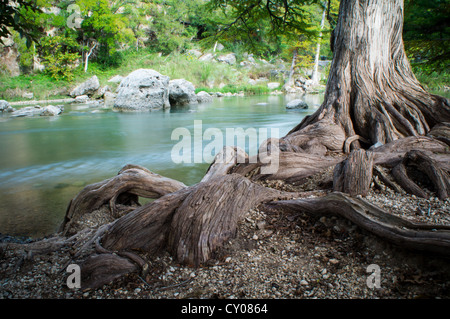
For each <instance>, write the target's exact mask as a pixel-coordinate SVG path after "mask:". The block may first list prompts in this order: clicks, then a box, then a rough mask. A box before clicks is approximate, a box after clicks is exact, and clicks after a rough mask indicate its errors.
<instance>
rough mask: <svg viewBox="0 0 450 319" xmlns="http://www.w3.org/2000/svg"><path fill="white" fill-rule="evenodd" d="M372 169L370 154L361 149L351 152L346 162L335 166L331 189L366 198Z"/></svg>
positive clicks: (371, 156) (371, 154) (371, 155)
mask: <svg viewBox="0 0 450 319" xmlns="http://www.w3.org/2000/svg"><path fill="white" fill-rule="evenodd" d="M372 167H373V153H372V152H370V151H367V152H366V151H365V150H363V149H358V150H354V151H352V152H351V153H350V155H349V156H348V158H347V160H345V161H344V162H342V163H340V164H338V165H336V167H335V170H334V180H333V189H334V190H335V191H338V192H344V193H348V194H350V195H351V196H356V195H362V196H366V195H367V193H368V192H369V189H370V183H371V182H372V172H373V169H372Z"/></svg>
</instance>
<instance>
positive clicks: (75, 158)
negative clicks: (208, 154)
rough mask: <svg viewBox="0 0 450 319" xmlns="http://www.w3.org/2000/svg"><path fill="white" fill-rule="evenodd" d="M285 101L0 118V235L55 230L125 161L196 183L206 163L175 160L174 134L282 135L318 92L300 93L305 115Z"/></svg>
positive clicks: (82, 108)
mask: <svg viewBox="0 0 450 319" xmlns="http://www.w3.org/2000/svg"><path fill="white" fill-rule="evenodd" d="M290 99H291V98H287V97H285V96H283V95H264V96H251V97H222V98H216V99H214V100H213V102H212V103H207V104H199V105H192V106H189V107H183V108H179V109H171V110H166V111H156V112H151V113H120V112H114V111H112V110H110V109H103V108H101V107H100V108H99V107H92V106H89V105H80V104H67V105H65V106H64V108H65V109H64V113H62V114H61V115H59V116H56V117H39V116H38V117H21V118H10V117H8V116H7V115H3V116H1V117H0V154H1V156H0V233H3V234H9V235H14V236H29V237H32V238H39V237H43V236H47V235H50V234H52V233H54V232H55V231H57V229H58V227H59V225H60V223H61V222H62V219H63V217H64V214H65V211H66V208H67V205H68V203H69V202H70V200H71V199H72V198H73V197H75V196H76V195H77V194H78V192H79V191H80V190H82V189H83V187H84V186H86V185H88V184H91V183H95V182H99V181H102V180H104V179H106V178H110V177H112V176H114V175H116V174H117V172H118V171H119V170H120V169H121V168H122V167H123V166H124V165H126V164H137V165H141V166H144V167H146V168H148V169H150V170H151V171H153V172H155V173H158V174H161V175H164V176H167V177H170V178H174V179H177V180H179V181H182V182H183V183H185V184H187V185H192V184H195V183H197V182H199V181H200V180H201V178H202V177H203V175H204V174H205V172H206V169H207V168H208V165H209V164H208V163H205V162H204V161H203V162H202V163H175V162H174V160H173V157H172V156H171V152H172V149H173V148H174V146H175V145H176V144H177V143H178V142H179V141H180V140H181V137H180V139H179V140H177V139H175V140H172V138H171V137H172V133H173V132H174V130H175V129H177V128H185V130H184V131H189V132H192V134H194V123H201V124H202V132H205V130H207V129H208V128H216V129H218V130H219V131H220V132H223V135H224V136H225V132H226V129H227V128H242V129H244V130H245V129H248V128H255V129H256V130H258V132H259V129H267V131H268V133H269V136H270V135H271V132H272V131H273V132H275V130H274V129H278V134H279V136H280V137H281V136H284V135H285V134H286V133H288V131H289V130H290V129H292V128H293V127H294V126H295V125H297V124H298V123H299V122H300V121H301V120H302V119H303V118H304V117H305V116H306V115H308V114H311V113H312V112H314V111H315V110H316V109H317V107H318V106H319V105H320V103H321V102H322V99H323V95H307V96H304V97H303V99H304V100H305V101H306V102H307V103H308V104H309V106H310V108H309V109H308V110H287V109H286V108H285V105H286V103H287V102H289V100H290ZM194 121H197V122H194ZM198 121H201V122H198ZM272 136H274V135H272ZM207 143H208V142H207V141H204V142H203V146H205V144H207ZM247 151H249V149H247ZM193 156H194V154H193Z"/></svg>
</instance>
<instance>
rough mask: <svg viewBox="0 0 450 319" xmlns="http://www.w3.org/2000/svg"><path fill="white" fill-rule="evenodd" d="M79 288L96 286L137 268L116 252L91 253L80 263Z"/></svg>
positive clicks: (137, 268)
mask: <svg viewBox="0 0 450 319" xmlns="http://www.w3.org/2000/svg"><path fill="white" fill-rule="evenodd" d="M80 267H81V280H80V283H81V288H82V289H89V288H98V287H101V286H103V285H104V284H106V283H109V282H111V281H113V280H114V279H117V278H120V277H122V276H124V275H126V274H128V273H131V272H134V271H137V270H139V267H138V265H136V264H135V263H133V262H132V261H130V259H129V258H124V257H120V256H117V255H116V254H100V255H97V254H95V255H91V256H90V257H89V258H87V259H86V260H85V261H84V262H83V263H82V264H81V265H80Z"/></svg>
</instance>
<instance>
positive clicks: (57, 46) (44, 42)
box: [39, 35, 80, 81]
mask: <svg viewBox="0 0 450 319" xmlns="http://www.w3.org/2000/svg"><path fill="white" fill-rule="evenodd" d="M39 50H40V54H41V57H42V59H43V61H44V65H45V72H46V73H47V74H49V75H50V76H51V77H52V78H54V79H55V80H69V81H70V80H72V79H73V72H72V71H73V70H74V69H75V67H76V64H75V63H76V62H77V60H78V59H79V58H80V56H79V54H78V52H77V51H78V43H77V42H76V41H75V40H74V39H72V38H67V37H64V36H60V35H56V36H48V37H43V38H42V39H41V43H40V49H39Z"/></svg>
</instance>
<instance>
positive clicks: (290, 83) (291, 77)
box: [284, 48, 298, 87]
mask: <svg viewBox="0 0 450 319" xmlns="http://www.w3.org/2000/svg"><path fill="white" fill-rule="evenodd" d="M297 54H298V48H295V49H294V51H293V53H292V63H291V68H290V69H289V75H288V78H287V80H286V83H285V84H284V86H285V87H289V86H293V85H294V71H295V64H296V61H297Z"/></svg>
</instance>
